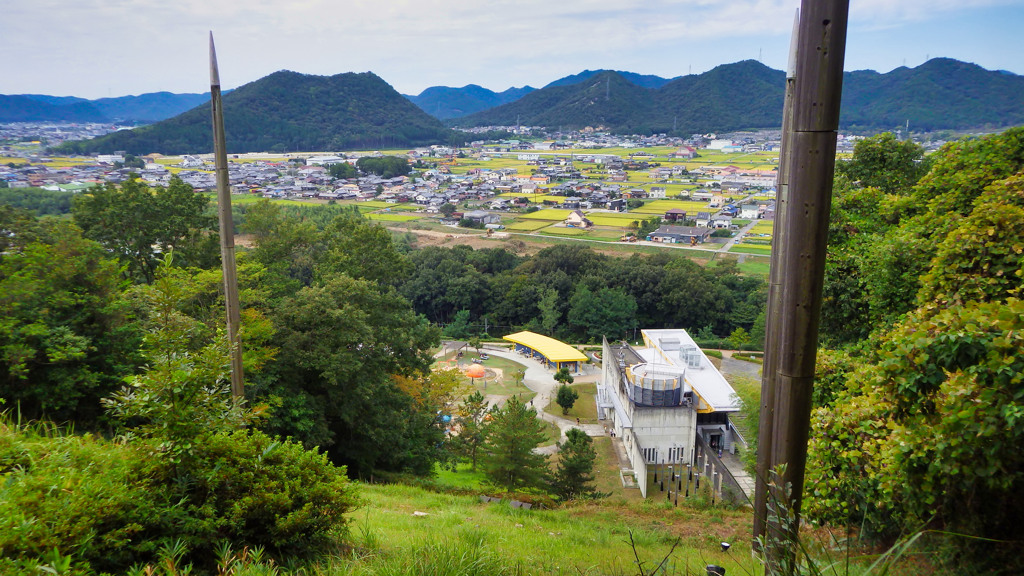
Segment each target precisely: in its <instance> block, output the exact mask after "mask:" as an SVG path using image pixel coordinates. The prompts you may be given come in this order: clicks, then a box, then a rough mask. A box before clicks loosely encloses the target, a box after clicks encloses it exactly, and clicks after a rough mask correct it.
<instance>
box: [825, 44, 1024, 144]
mask: <svg viewBox="0 0 1024 576" xmlns="http://www.w3.org/2000/svg"><path fill="white" fill-rule="evenodd" d="M1021 94H1024V76H1018V75H1016V74H1012V73H1007V72H1001V71H989V70H985V69H984V68H982V67H981V66H978V65H975V64H970V63H967V62H960V61H958V60H952V59H949V58H933V59H931V60H929V61H928V62H925V63H924V64H922V65H920V66H918V67H917V68H904V67H900V68H897V69H895V70H893V71H892V72H889V73H888V74H879V73H877V72H873V71H870V70H862V71H857V72H847V73H846V74H845V77H844V79H843V111H842V120H841V122H842V126H843V127H844V128H852V129H856V128H860V127H865V128H883V129H893V128H896V127H899V126H903V125H905V123H906V122H907V121H908V120H909V122H910V129H911V130H913V131H929V130H941V129H949V128H984V127H992V128H1000V127H1006V126H1018V125H1021V124H1024V98H1021Z"/></svg>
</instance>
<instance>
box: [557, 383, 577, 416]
mask: <svg viewBox="0 0 1024 576" xmlns="http://www.w3.org/2000/svg"><path fill="white" fill-rule="evenodd" d="M579 397H580V394H579V392H577V391H575V390H573V389H572V388H570V387H569V385H568V384H562V385H561V386H559V387H558V395H557V396H555V402H557V403H558V405H559V406H561V407H562V415H563V416H564V415H566V414H568V413H569V410H571V409H572V407H573V405H574V404H576V400H577V399H578V398H579Z"/></svg>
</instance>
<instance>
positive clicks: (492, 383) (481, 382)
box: [444, 349, 536, 402]
mask: <svg viewBox="0 0 1024 576" xmlns="http://www.w3.org/2000/svg"><path fill="white" fill-rule="evenodd" d="M475 354H476V351H475V350H472V349H469V350H467V351H466V352H465V354H464V355H463V358H462V365H463V366H468V365H469V364H470V363H471V362H472V360H471V359H472V358H473V357H474V356H475ZM454 355H455V353H454V352H451V353H449V354H448V355H447V356H446V357H445V358H444V360H450V359H451V358H452V357H453V356H454ZM480 364H481V365H483V366H484V367H485V368H490V369H491V370H492V371H494V372H496V373H497V372H499V371H500V373H501V377H499V378H494V377H489V378H466V377H465V376H463V378H462V382H463V383H464V384H466V385H469V386H472V387H473V388H475V389H476V390H479V391H480V392H481V393H483V394H497V395H501V396H511V395H513V394H516V395H518V396H519V399H520V400H522V401H523V402H529V401H530V400H532V399H533V397H534V396H536V393H535V392H534V391H533V390H530V389H529V388H527V387H526V386H524V385H523V384H521V383H519V382H517V381H516V378H515V373H516V372H517V371H518V370H525V369H526V367H525V366H523V365H522V364H520V363H519V362H515V361H513V360H508V359H506V358H498V357H497V356H491V357H490V359H488V360H481V361H480Z"/></svg>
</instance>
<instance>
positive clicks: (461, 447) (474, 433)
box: [452, 390, 488, 472]
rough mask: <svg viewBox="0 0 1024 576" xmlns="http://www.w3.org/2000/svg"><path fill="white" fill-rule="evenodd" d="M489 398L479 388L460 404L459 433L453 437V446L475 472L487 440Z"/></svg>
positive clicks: (457, 418)
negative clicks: (485, 397)
mask: <svg viewBox="0 0 1024 576" xmlns="http://www.w3.org/2000/svg"><path fill="white" fill-rule="evenodd" d="M486 416H487V400H486V399H484V395H483V394H481V393H480V391H479V390H477V391H475V392H473V393H472V394H470V395H469V396H467V397H466V399H465V400H463V401H462V404H461V405H460V406H459V409H458V413H457V416H456V418H455V423H456V425H457V426H458V433H457V434H456V435H455V436H454V437H453V438H452V448H453V450H454V451H455V453H456V454H458V455H459V456H461V457H462V458H465V459H468V460H469V464H470V467H471V468H472V470H473V471H474V472H475V471H476V464H477V459H478V457H479V456H480V452H481V449H482V448H483V446H484V442H486V440H487V428H488V425H487V422H486V421H485V420H484V418H485V417H486Z"/></svg>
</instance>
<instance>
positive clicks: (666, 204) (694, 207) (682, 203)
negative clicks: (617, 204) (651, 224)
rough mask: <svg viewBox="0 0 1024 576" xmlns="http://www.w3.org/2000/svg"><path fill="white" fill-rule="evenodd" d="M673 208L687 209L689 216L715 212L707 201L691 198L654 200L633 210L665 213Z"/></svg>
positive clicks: (646, 212)
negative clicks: (694, 200) (690, 199)
mask: <svg viewBox="0 0 1024 576" xmlns="http://www.w3.org/2000/svg"><path fill="white" fill-rule="evenodd" d="M673 208H678V209H680V210H686V214H687V216H690V215H696V214H697V212H714V211H715V209H714V208H708V203H707V202H693V201H689V200H654V201H651V202H648V203H646V204H644V205H643V206H641V207H640V208H633V209H632V210H631V211H632V212H634V213H637V214H650V215H659V216H660V215H663V214H665V212H668V211H669V210H671V209H673Z"/></svg>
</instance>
